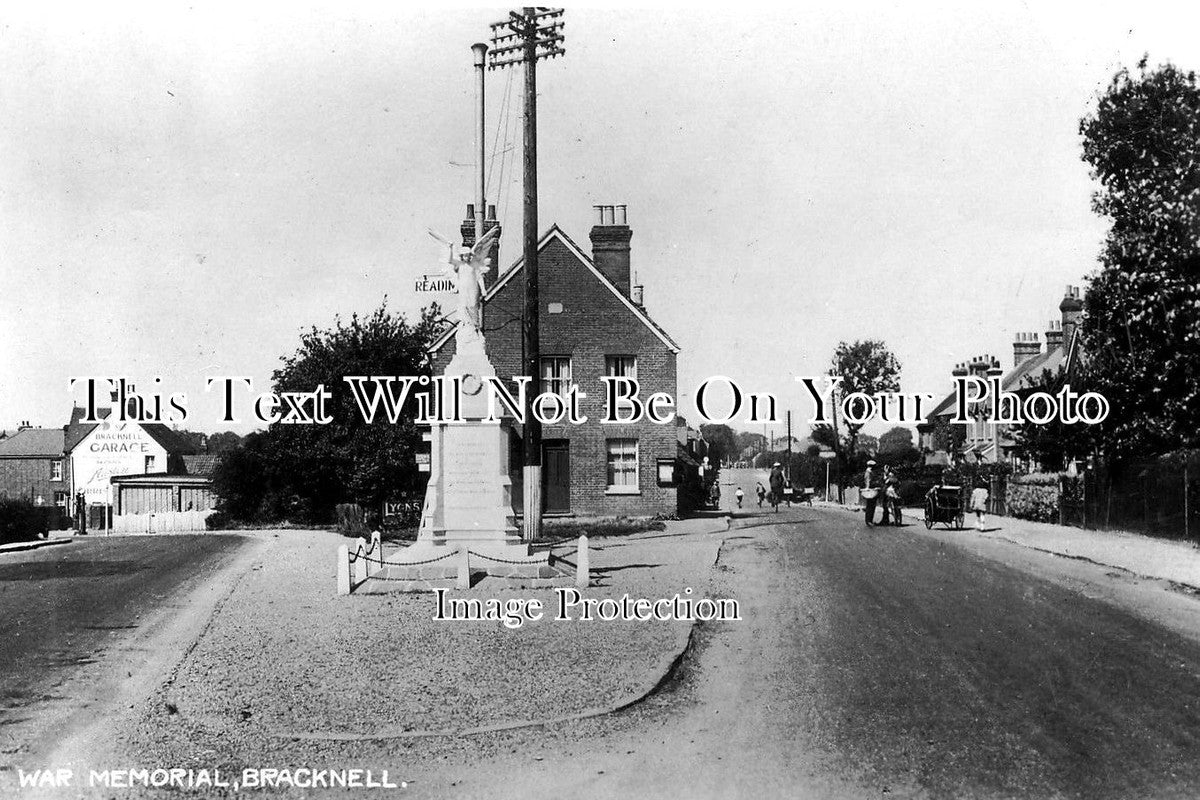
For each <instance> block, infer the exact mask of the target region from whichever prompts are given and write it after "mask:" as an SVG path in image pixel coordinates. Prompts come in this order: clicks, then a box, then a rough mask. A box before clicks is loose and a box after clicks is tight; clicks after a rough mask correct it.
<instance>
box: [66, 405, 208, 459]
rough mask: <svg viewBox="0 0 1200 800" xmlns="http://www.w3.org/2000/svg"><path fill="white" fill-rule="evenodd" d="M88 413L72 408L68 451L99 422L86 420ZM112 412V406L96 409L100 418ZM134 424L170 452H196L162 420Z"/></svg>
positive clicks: (179, 453)
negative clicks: (84, 419) (85, 415)
mask: <svg viewBox="0 0 1200 800" xmlns="http://www.w3.org/2000/svg"><path fill="white" fill-rule="evenodd" d="M86 413H87V412H86V411H85V410H84V409H82V408H79V407H78V406H76V407H74V408H72V409H71V423H70V424H69V425H68V426H67V434H66V440H65V442H64V444H65V449H66V450H67V452H70V451H71V450H74V449H75V446H76V445H77V444H79V443H80V442H82V441H83V440H84V438H85V437H86V436H87V435H88V434H89V433H91V432H92V431H93V430H94V429H95V428H96V426H97V425H98V424H99V423H95V422H84V421H83V417H84V414H86ZM111 413H112V409H111V408H100V409H97V410H96V416H97V417H99V418H100V419H107V418H108V416H109V415H110V414H111ZM132 424H134V425H139V426H140V427H141V429H142V430H144V431H145V432H146V435H147V436H149V437H150V438H151V439H153V440H154V441H156V442H158V443H159V444H160V445H161V446H162V448H163V449H164V450H166V451H167V452H168V453H171V454H173V455H189V454H192V453H195V452H196V447H195V445H193V444H192V443H191V442H189V441H188V440H187V439H185V438H183V437H182V436H180V435H179V434H178V433H176V432H175V431H173V430H171V429H170V428H168V427H167V426H166V425H163V424H162V423H161V422H134V423H132Z"/></svg>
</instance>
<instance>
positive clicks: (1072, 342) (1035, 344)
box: [917, 286, 1083, 464]
mask: <svg viewBox="0 0 1200 800" xmlns="http://www.w3.org/2000/svg"><path fill="white" fill-rule="evenodd" d="M1058 310H1059V314H1060V319H1057V320H1051V321H1050V323H1049V325H1048V326H1047V328H1046V349H1045V350H1043V349H1042V343H1041V341H1039V339H1038V334H1037V333H1036V332H1022V333H1018V334H1017V337H1016V340H1015V341H1014V342H1013V367H1012V369H1011V370H1009V371H1008V372H1003V371H1002V368H1001V366H1000V359H999V358H996V357H994V356H992V355H990V354H988V355H982V356H978V357H976V358H973V359H971V360H970V361H965V362H962V363H960V364H956V365H955V366H954V370H953V371H952V372H951V375H953V376H954V377H960V376H966V375H974V376H976V377H978V378H980V379H984V380H986V379H987V377H988V376H989V375H994V374H997V373H1001V372H1003V377H1002V378H1001V381H1000V386H1001V388H1002V389H1003V390H1004V391H1006V392H1019V391H1020V390H1022V389H1031V388H1034V387H1036V386H1038V385H1039V384H1040V382H1041V379H1042V375H1043V374H1044V373H1045V372H1046V371H1049V372H1050V374H1051V375H1055V374H1057V373H1058V372H1059V370H1063V371H1064V372H1065V373H1066V374H1067V375H1068V376H1069V375H1070V374H1071V370H1072V368H1073V367H1074V366H1075V365H1076V364H1077V363H1078V360H1079V358H1080V356H1081V350H1080V344H1079V327H1080V317H1081V316H1082V315H1083V298H1082V296H1081V294H1080V289H1079V287H1078V286H1068V287H1067V288H1066V291H1065V293H1064V294H1063V298H1062V300H1061V302H1059V304H1058ZM954 403H955V394H954V392H953V391H952V392H950V394H948V395H947V396H946V397H945V399H943V400H942V401H941V402H940V403H938V404H937V405H936V406H935V407H934V409H933V411H931V412H930V413H929V416H928V417H926V419H925V422H924V423H922V424H920V425H918V426H917V433H918V435H919V437H920V449H921V451H922V452H924V453H925V463H927V464H947V463H949V462H950V461H951V460H952V459H954V458H963V457H965V458H966V459H967V460H972V459H975V460H982V461H989V462H991V461H996V460H997V439H999V460H1001V461H1010V462H1011V461H1012V460H1013V455H1012V448H1013V446H1014V445H1015V442H1014V441H1013V439H1012V437H1011V435H1010V434H1009V431H1008V426H1006V425H992V424H990V423H987V422H985V421H983V420H979V421H976V422H973V423H971V424H967V425H954V424H952V423H951V422H950V420H951V418H953V416H954Z"/></svg>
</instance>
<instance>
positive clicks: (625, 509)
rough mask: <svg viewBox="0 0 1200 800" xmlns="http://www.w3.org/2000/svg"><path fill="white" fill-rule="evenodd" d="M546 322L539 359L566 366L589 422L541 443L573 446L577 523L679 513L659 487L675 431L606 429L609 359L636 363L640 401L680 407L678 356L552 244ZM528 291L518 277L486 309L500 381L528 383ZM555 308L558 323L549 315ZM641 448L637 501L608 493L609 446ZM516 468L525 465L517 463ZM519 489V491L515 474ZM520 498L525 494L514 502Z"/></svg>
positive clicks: (449, 349)
mask: <svg viewBox="0 0 1200 800" xmlns="http://www.w3.org/2000/svg"><path fill="white" fill-rule="evenodd" d="M538 276H539V287H538V288H539V294H540V298H539V299H540V301H541V314H540V319H539V329H538V330H539V337H540V343H541V352H542V355H543V356H569V357H570V358H571V368H572V380H573V382H574V383H577V384H579V387H580V390H581V391H583V392H585V393H586V394H587V397H586V398H585V399H583V401H582V402H581V403H580V409H581V411H582V413H584V414H586V415H587V417H588V422H586V423H584V424H582V425H570V424H562V425H544V426H543V428H542V438H543V439H544V440H551V439H566V440H568V441H569V442H570V444H569V447H570V464H571V479H570V480H571V492H570V498H571V513H573V514H578V515H584V516H588V515H603V516H620V515H630V516H641V515H649V514H656V513H674V512H675V510H676V492H675V489H673V488H663V487H659V486H658V482H657V470H656V461H657V459H659V458H671V459H673V458H675V454H676V430H675V424H674V422H671V423H669V424H666V425H656V424H654V423H651V422H647V421H642V422H639V423H635V424H631V425H603V424H600V422H599V420H600V419H601V417H602V416H603V411H604V392H603V384H602V382H601V380H600V378H601V376H602V375H604V374H605V357H606V356H611V355H633V356H636V357H637V377H638V381H639V382H640V383H641V394H640V398H641V399H642V400H645V398H646V397H648V396H649V395H650V394H652V393H654V392H667V393H668V394H670V395H671V397H673V398H676V399H678V392H677V383H676V359H675V353H673V352H672V351H671V349H670V348H669V347H668V346H667V345H666V344H664V343H663V341H662V339H660V338H659V337H658V335H656V334H655V332H654V331H652V330H651V329H650V328H649V327H647V326H646V325H645V324H644V323H643V322H642V321H641V320H639V319H638V318H637V316H636V315H635V314H634V313H633V312H632V311H630V309H629V308H628V307H627V306H626V305H625V304H624V303H623V302H622V301H621V300H620V299H619V298H618V297H616V296H615V295H614V294H613V292H612V290H611V289H609V288H608V287H607V286H606V285H604V284H603V283H601V282H600V280H599V279H598V278H596V276H595V275H594V274H593V273H592V271H591V270H590V269H588V267H587V266H586V265H585V264H583V263H581V262H580V261H579V260H578V259H577V258H576V256H575V255H574V254H573V253H572V252H571V250H570V249H569V248H568V247H567V245H566V244H565V243H564V242H563V241H562V240H561V239H558V238H557V237H551V238H550V239H549V240H548V241H547V242H546V243H545V245H544V246H543V249H542V250H541V251H540V256H539V260H538ZM523 300H524V281H523V280H522V279H521V276H520V275H517V276H515V277H514V278H513V279H512V280H510V281H509V282H508V283H507V284H505V285H504V287H502V288H501V289H500V291H499V292H498V293H497V294H496V296H495V297H493V298H492V299H491V301H489V302H488V303H487V304H486V305H485V308H484V335H485V337H486V339H487V350H488V357H489V358H490V359H491V361H492V364H493V365H494V366H495V368H496V373H497V375H499V376H500V377H503V378H509V377H511V376H513V375H523V374H525V369H524V368H523V366H522V362H521V345H522V337H521V323H520V319H521V306H522V302H523ZM552 303H560V304H562V312H561V313H555V314H552V313H549V310H548V309H549V306H550V304H552ZM453 356H454V339H453V338H451V339H450V340H449V341H448V342H447V343H446V344H445V345H444V346H443V347H442V349H441V351H439V352H438V353H437V354H436V355H435V357H434V372H435V373H441V372H442V371H444V370H445V367H446V365H447V364H448V363H449V361H450V359H451V358H452V357H453ZM611 438H635V439H637V440H638V483H639V491H640V493H639V494H636V495H621V494H611V493H609V492H607V491H606V489H607V483H608V465H607V452H606V440H607V439H611ZM514 464H516V465H519V464H520V459H519V457H517V458H516V460H515V461H514ZM513 482H514V485H515V487H514V488H519V482H520V474H519V468H518V469H514V474H513ZM517 496H519V494H518V495H517Z"/></svg>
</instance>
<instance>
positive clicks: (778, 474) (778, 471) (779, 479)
mask: <svg viewBox="0 0 1200 800" xmlns="http://www.w3.org/2000/svg"><path fill="white" fill-rule="evenodd" d="M782 466H783V465H782V464H780V463H779V462H778V461H776V462H775V464H774V465H773V466H772V467H771V475H770V476H769V477H768V478H767V483H769V484H771V506H772V507H773V508H774V509H775V513H776V514H778V513H779V501H780V500H781V499H783V469H782V468H781V467H782Z"/></svg>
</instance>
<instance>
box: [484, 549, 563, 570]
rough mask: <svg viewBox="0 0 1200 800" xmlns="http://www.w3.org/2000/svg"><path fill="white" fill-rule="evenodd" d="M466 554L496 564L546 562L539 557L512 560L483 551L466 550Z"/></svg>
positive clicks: (524, 565) (528, 564) (524, 564)
mask: <svg viewBox="0 0 1200 800" xmlns="http://www.w3.org/2000/svg"><path fill="white" fill-rule="evenodd" d="M467 555H471V556H475V557H476V558H482V559H483V560H484V561H493V562H495V563H497V564H517V565H520V566H522V567H532V566H535V565H537V564H543V563H546V562H543V561H542V560H541V559H538V560H536V561H512V560H510V559H507V558H494V557H493V556H485V555H484V554H483V553H476V552H475V551H474V550H468V551H467Z"/></svg>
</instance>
